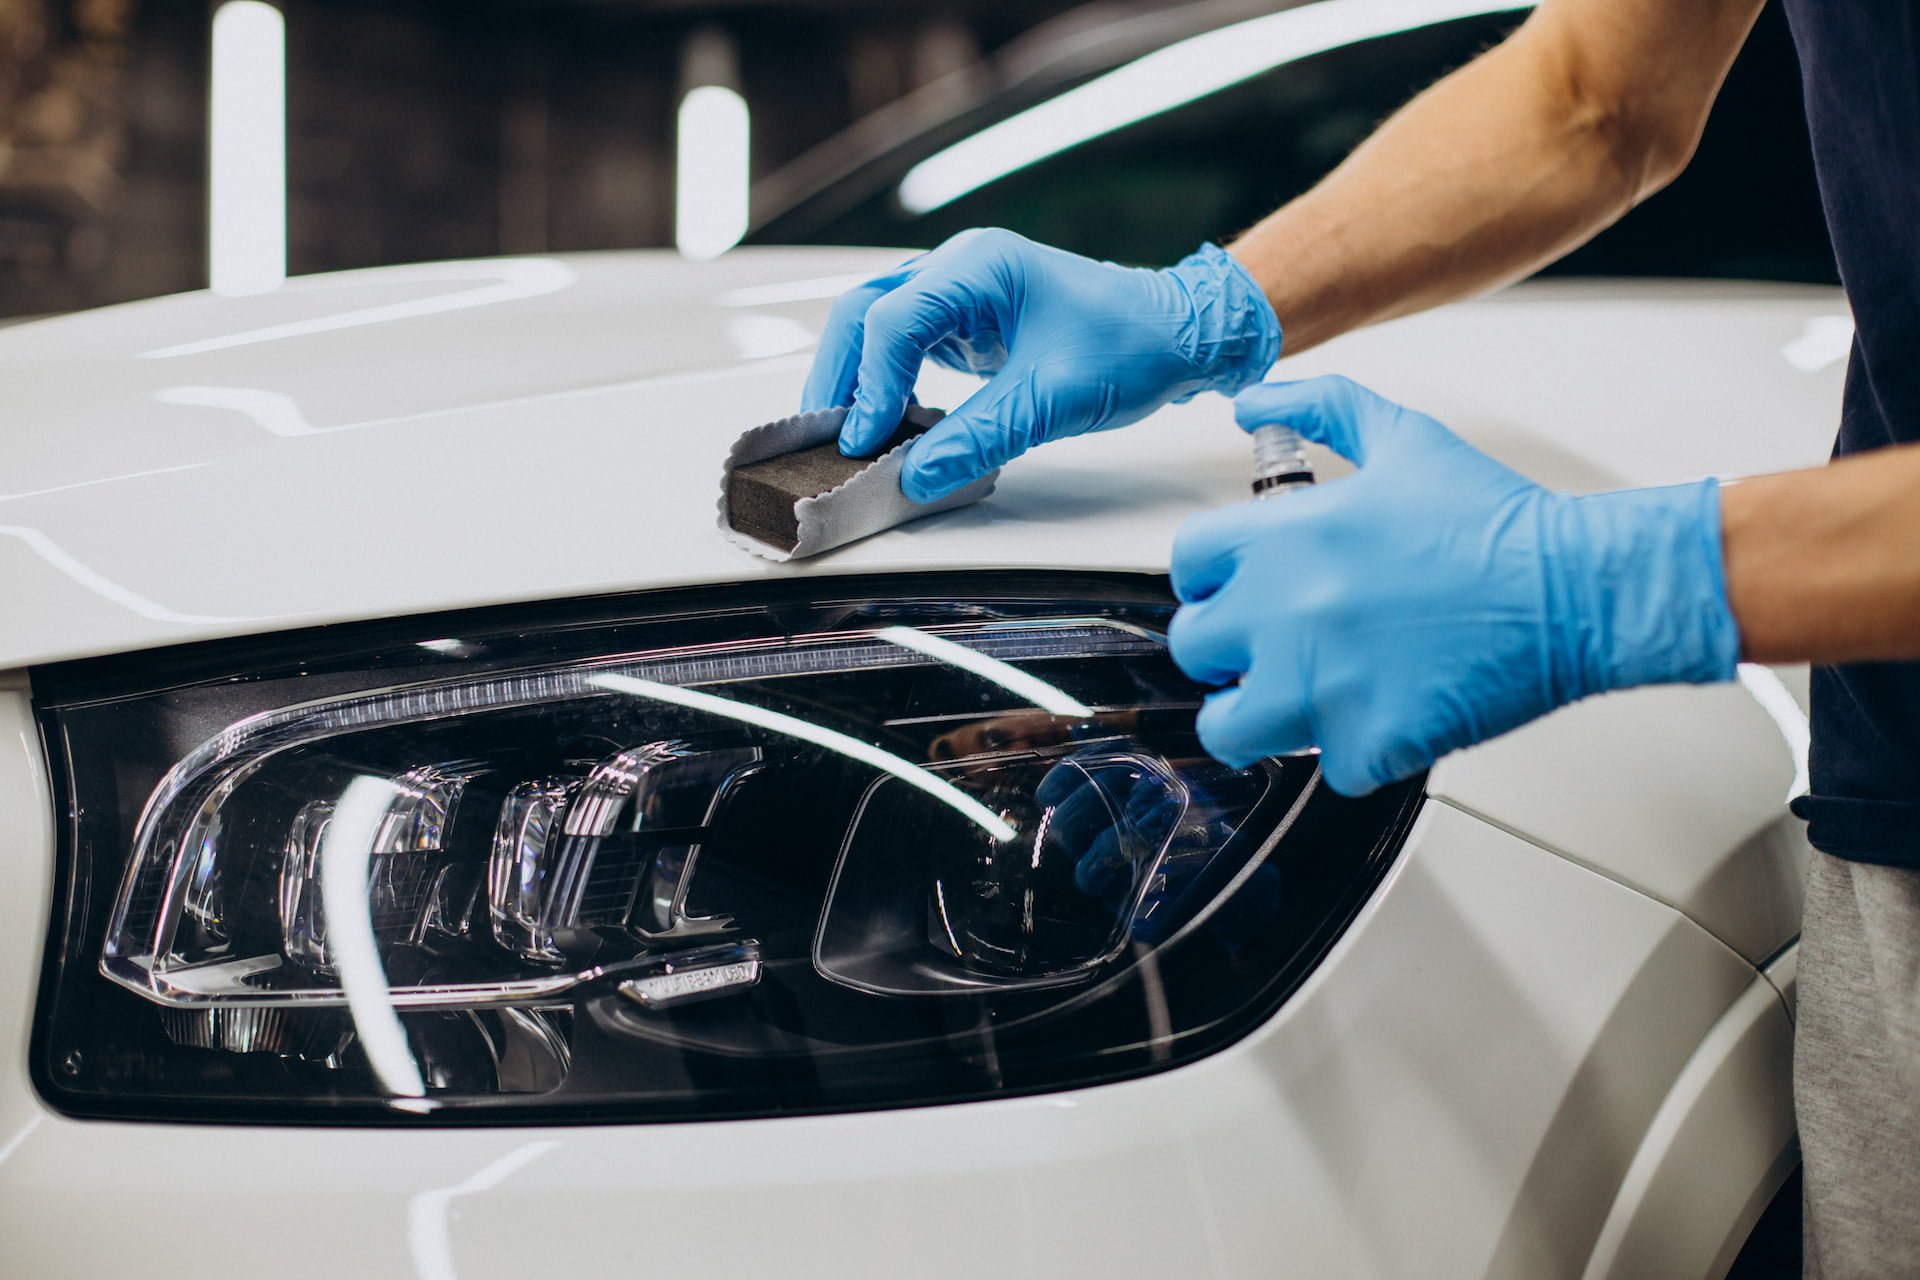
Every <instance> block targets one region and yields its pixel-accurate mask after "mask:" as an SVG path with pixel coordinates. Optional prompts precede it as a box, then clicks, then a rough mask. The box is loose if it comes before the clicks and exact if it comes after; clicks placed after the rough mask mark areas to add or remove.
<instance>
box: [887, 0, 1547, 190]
mask: <svg viewBox="0 0 1920 1280" xmlns="http://www.w3.org/2000/svg"><path fill="white" fill-rule="evenodd" d="M1532 7H1533V4H1532V0H1319V2H1318V3H1315V4H1304V5H1300V6H1299V7H1297V8H1292V9H1286V10H1283V11H1282V12H1280V13H1272V14H1267V15H1266V16H1264V17H1259V18H1253V19H1251V20H1249V21H1246V22H1236V23H1234V24H1233V25H1232V26H1228V27H1221V28H1220V29H1219V30H1217V31H1209V32H1207V33H1206V34H1205V35H1198V36H1193V37H1191V38H1190V39H1186V40H1182V41H1180V42H1179V43H1177V44H1172V45H1168V46H1167V47H1166V48H1164V49H1161V50H1158V51H1156V52H1154V53H1150V54H1148V55H1146V56H1145V57H1143V58H1139V59H1136V60H1135V61H1133V62H1130V63H1128V64H1127V65H1126V66H1124V67H1121V68H1119V69H1118V70H1115V71H1110V72H1108V73H1107V74H1106V75H1103V76H1101V77H1100V78H1099V79H1097V80H1092V81H1089V82H1088V83H1086V84H1083V85H1081V86H1080V87H1078V88H1076V89H1069V90H1068V91H1067V92H1065V93H1063V94H1061V95H1060V96H1059V97H1057V98H1053V99H1051V100H1049V101H1047V102H1043V103H1041V104H1040V105H1039V106H1037V107H1034V108H1032V109H1031V110H1028V111H1023V112H1021V113H1020V114H1019V115H1017V116H1013V117H1011V118H1010V119H1007V120H1003V121H1001V122H1000V123H999V124H996V125H993V126H991V127H989V128H986V129H982V130H981V131H980V132H979V133H976V134H974V135H973V136H972V137H970V138H967V139H965V140H963V141H961V142H957V143H955V144H954V145H953V146H951V147H948V148H947V149H946V150H945V151H942V152H939V153H937V154H935V155H932V156H929V157H928V158H927V159H925V160H922V161H921V162H920V163H919V164H917V165H915V166H914V167H913V168H912V169H909V170H908V171H907V175H906V177H905V178H903V179H901V181H900V203H901V204H902V205H903V206H904V207H905V208H906V210H907V212H909V213H916V214H919V213H931V212H932V211H933V210H935V209H938V208H940V207H941V206H942V205H945V204H948V203H951V202H952V201H954V200H958V199H959V198H960V197H961V196H963V195H965V194H967V192H969V191H973V190H976V189H977V188H980V187H984V186H986V185H987V184H988V183H989V182H995V181H997V180H999V179H1001V178H1004V177H1006V176H1007V175H1008V174H1010V173H1014V172H1016V171H1018V170H1020V169H1024V168H1026V167H1027V166H1028V165H1030V164H1033V163H1034V162H1036V161H1039V160H1044V159H1046V158H1047V157H1048V156H1050V155H1055V154H1058V153H1059V152H1062V151H1066V150H1068V149H1070V148H1072V147H1077V146H1079V145H1080V144H1081V143H1083V142H1089V141H1091V140H1093V139H1094V138H1098V137H1101V136H1103V135H1105V134H1109V133H1112V132H1114V131H1115V130H1118V129H1124V128H1125V127H1126V126H1128V125H1130V124H1134V123H1137V122H1138V121H1141V120H1146V119H1148V118H1150V117H1152V116H1157V115H1160V114H1161V113H1163V112H1167V111H1171V110H1173V109H1174V108H1175V107H1179V106H1183V105H1185V104H1186V103H1189V102H1193V101H1195V100H1196V99H1199V98H1204V97H1206V96H1207V95H1208V94H1211V93H1218V92H1219V91H1220V90H1222V89H1226V88H1229V87H1231V86H1233V85H1236V84H1238V83H1240V82H1241V81H1242V80H1248V79H1251V78H1252V77H1254V76H1257V75H1259V74H1261V73H1262V72H1264V71H1271V70H1273V69H1274V68H1275V67H1281V66H1285V65H1286V64H1287V63H1289V62H1298V61H1299V60H1301V59H1302V58H1308V57H1311V56H1313V55H1314V54H1316V53H1325V52H1327V51H1328V50H1330V49H1338V48H1341V47H1343V46H1345V45H1350V44H1358V43H1359V42H1361V41H1363V40H1372V39H1377V38H1378V37H1380V36H1389V35H1394V34H1396V33H1397V32H1401V31H1412V30H1415V29H1417V28H1420V27H1425V26H1431V25H1433V24H1434V23H1437V22H1448V21H1451V20H1453V19H1455V18H1471V17H1477V16H1479V15H1481V14H1488V13H1501V12H1505V11H1508V10H1518V9H1529V8H1532Z"/></svg>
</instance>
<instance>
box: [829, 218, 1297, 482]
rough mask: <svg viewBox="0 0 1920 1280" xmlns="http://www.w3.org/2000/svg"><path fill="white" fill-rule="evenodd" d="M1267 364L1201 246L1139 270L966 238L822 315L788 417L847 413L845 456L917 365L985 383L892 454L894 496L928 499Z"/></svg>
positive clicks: (869, 441) (1234, 271)
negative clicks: (897, 492)
mask: <svg viewBox="0 0 1920 1280" xmlns="http://www.w3.org/2000/svg"><path fill="white" fill-rule="evenodd" d="M1279 355H1280V322H1279V321H1278V320H1276V319H1275V318H1274V315H1273V308H1272V307H1271V306H1270V305H1268V303H1267V300H1266V297H1265V296H1264V295H1263V294H1262V293H1261V291H1260V287H1259V286H1258V285H1257V284H1255V283H1254V280H1253V277H1252V276H1250V275H1249V274H1247V269H1246V268H1245V267H1243V266H1241V265H1240V264H1239V263H1238V262H1237V261H1235V260H1234V258H1233V257H1232V256H1230V255H1229V254H1227V253H1226V252H1225V251H1223V250H1221V249H1220V248H1218V247H1217V246H1215V245H1211V244H1209V245H1202V246H1201V248H1200V250H1199V251H1198V252H1196V253H1194V254H1192V255H1191V256H1189V257H1187V258H1186V259H1185V260H1183V261H1182V262H1181V263H1179V265H1177V266H1174V267H1169V268H1167V269H1166V270H1164V271H1147V270H1142V269H1139V268H1134V267H1119V266H1115V265H1114V264H1113V263H1111V262H1095V261H1093V260H1092V259H1091V258H1082V257H1080V256H1079V255H1077V254H1072V253H1067V252H1066V251H1064V250H1061V249H1052V248H1049V247H1047V246H1046V245H1041V244H1035V243H1034V242H1033V241H1031V240H1028V239H1026V238H1025V237H1023V236H1018V235H1015V234H1014V233H1013V232H1011V231H1001V230H998V229H985V230H975V231H965V232H962V233H960V234H959V235H957V236H955V237H953V239H951V240H949V241H947V242H946V243H945V244H943V245H941V246H940V247H939V248H938V249H935V250H933V251H932V252H931V253H926V254H922V255H920V256H919V257H917V258H913V259H911V260H909V261H908V262H905V263H903V264H901V266H900V267H898V268H897V269H895V270H893V271H891V272H888V273H887V274H886V275H883V276H879V277H876V278H875V279H873V280H870V281H868V282H867V283H866V284H863V285H861V286H859V287H858V288H856V289H853V290H851V291H850V292H848V293H847V294H845V295H844V296H842V297H841V298H840V300H839V301H838V302H836V303H835V304H834V307H833V312H832V315H831V316H830V317H829V319H828V321H827V330H826V333H825V334H824V335H822V337H821V339H820V351H819V353H818V354H817V355H816V356H815V357H814V362H813V372H812V373H811V374H810V375H809V376H808V378H807V387H806V391H805V393H804V394H803V396H802V398H801V399H802V404H801V407H802V408H803V409H821V408H830V407H832V406H834V405H842V404H847V403H849V402H850V403H851V404H852V405H853V412H852V413H850V414H848V415H847V421H846V424H845V426H843V427H842V428H841V432H840V449H841V451H842V452H843V453H847V454H850V455H853V456H856V457H859V456H864V455H866V454H870V453H872V452H873V451H874V450H876V449H878V448H879V447H880V446H881V445H882V444H883V443H885V441H886V439H887V437H888V436H890V435H892V434H893V431H894V428H895V427H897V426H898V425H899V423H900V415H901V413H902V412H903V411H904V410H905V409H906V406H907V402H908V399H909V397H910V396H911V395H912V392H913V384H914V380H915V379H916V378H917V377H918V376H919V373H920V364H921V361H922V359H923V358H924V357H926V356H931V357H933V359H934V360H936V361H938V362H939V363H941V364H943V365H945V366H947V367H948V368H950V369H959V370H963V371H967V372H972V373H979V374H987V375H991V376H990V378H989V380H988V382H987V384H986V385H985V386H984V387H982V388H980V390H979V391H977V392H975V393H974V394H973V395H972V396H970V397H968V399H967V401H966V403H964V404H962V405H961V406H960V407H959V409H957V410H956V411H955V412H953V413H952V414H950V415H948V416H947V417H946V418H945V419H944V420H943V421H941V422H940V424H939V425H938V426H936V427H934V428H933V429H932V430H931V431H929V432H927V433H926V435H924V436H922V437H921V438H920V439H919V440H917V441H915V442H914V444H913V446H912V447H911V448H910V449H908V451H907V459H906V467H905V468H904V469H903V470H902V472H901V475H900V489H901V491H902V492H903V493H905V494H906V495H907V497H908V498H910V499H912V500H913V501H915V502H931V501H933V500H934V499H935V498H938V497H940V496H942V495H943V494H947V493H951V492H952V491H953V490H955V489H958V488H960V487H961V486H962V485H965V484H967V483H968V482H970V481H972V480H976V479H978V478H979V477H981V476H983V475H985V474H986V473H987V472H989V471H991V470H993V469H994V468H995V467H997V466H1000V465H1001V464H1003V463H1005V462H1007V461H1008V460H1009V459H1011V458H1015V457H1018V456H1019V455H1020V454H1022V453H1025V452H1026V451H1027V450H1028V449H1031V448H1033V447H1034V446H1035V445H1037V444H1042V443H1044V442H1046V441H1048V440H1059V439H1062V438H1064V437H1066V436H1075V435H1080V434H1082V433H1083V432H1088V431H1102V430H1105V429H1107V428H1109V427H1121V426H1125V425H1127V424H1128V423H1130V422H1138V421H1139V420H1140V419H1142V418H1144V417H1146V416H1147V415H1148V414H1150V413H1152V412H1153V411H1154V410H1155V409H1158V408H1159V407H1160V406H1162V405H1164V404H1167V403H1169V402H1171V401H1174V400H1181V399H1185V398H1186V397H1188V396H1192V395H1194V394H1196V393H1198V392H1201V391H1220V392H1223V393H1225V394H1227V395H1232V394H1233V393H1234V392H1236V391H1238V390H1240V388H1242V387H1244V386H1246V385H1247V384H1249V383H1251V382H1255V381H1257V380H1258V379H1260V378H1261V377H1262V376H1264V375H1265V373H1266V371H1267V369H1268V368H1269V367H1271V366H1272V364H1273V362H1274V361H1275V360H1276V359H1278V358H1279Z"/></svg>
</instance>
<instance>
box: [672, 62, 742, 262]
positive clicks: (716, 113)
mask: <svg viewBox="0 0 1920 1280" xmlns="http://www.w3.org/2000/svg"><path fill="white" fill-rule="evenodd" d="M682 64H683V70H682V75H681V80H682V83H683V85H684V86H685V88H684V90H683V93H682V96H681V98H680V113H679V124H678V128H677V130H676V133H675V139H674V198H673V240H674V243H675V244H676V245H677V246H679V249H680V252H681V253H683V254H685V255H686V256H687V257H689V258H714V257H718V256H719V255H721V254H723V253H725V252H726V251H727V250H729V249H731V248H733V246H734V245H736V244H739V243H740V237H742V236H744V235H746V234H747V194H748V182H749V178H750V177H751V169H750V167H749V163H750V162H749V157H748V150H747V147H748V143H749V140H750V137H751V134H752V121H751V115H750V113H749V111H748V110H747V100H746V98H745V97H743V96H742V95H741V93H740V90H739V87H738V86H739V70H738V64H737V62H736V59H735V57H734V52H733V45H732V43H731V42H730V41H728V40H727V38H726V37H725V36H723V35H721V34H720V33H718V32H715V31H702V32H697V33H695V34H694V36H693V37H692V38H691V39H689V40H688V41H687V48H686V53H685V55H684V57H683V59H682Z"/></svg>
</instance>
